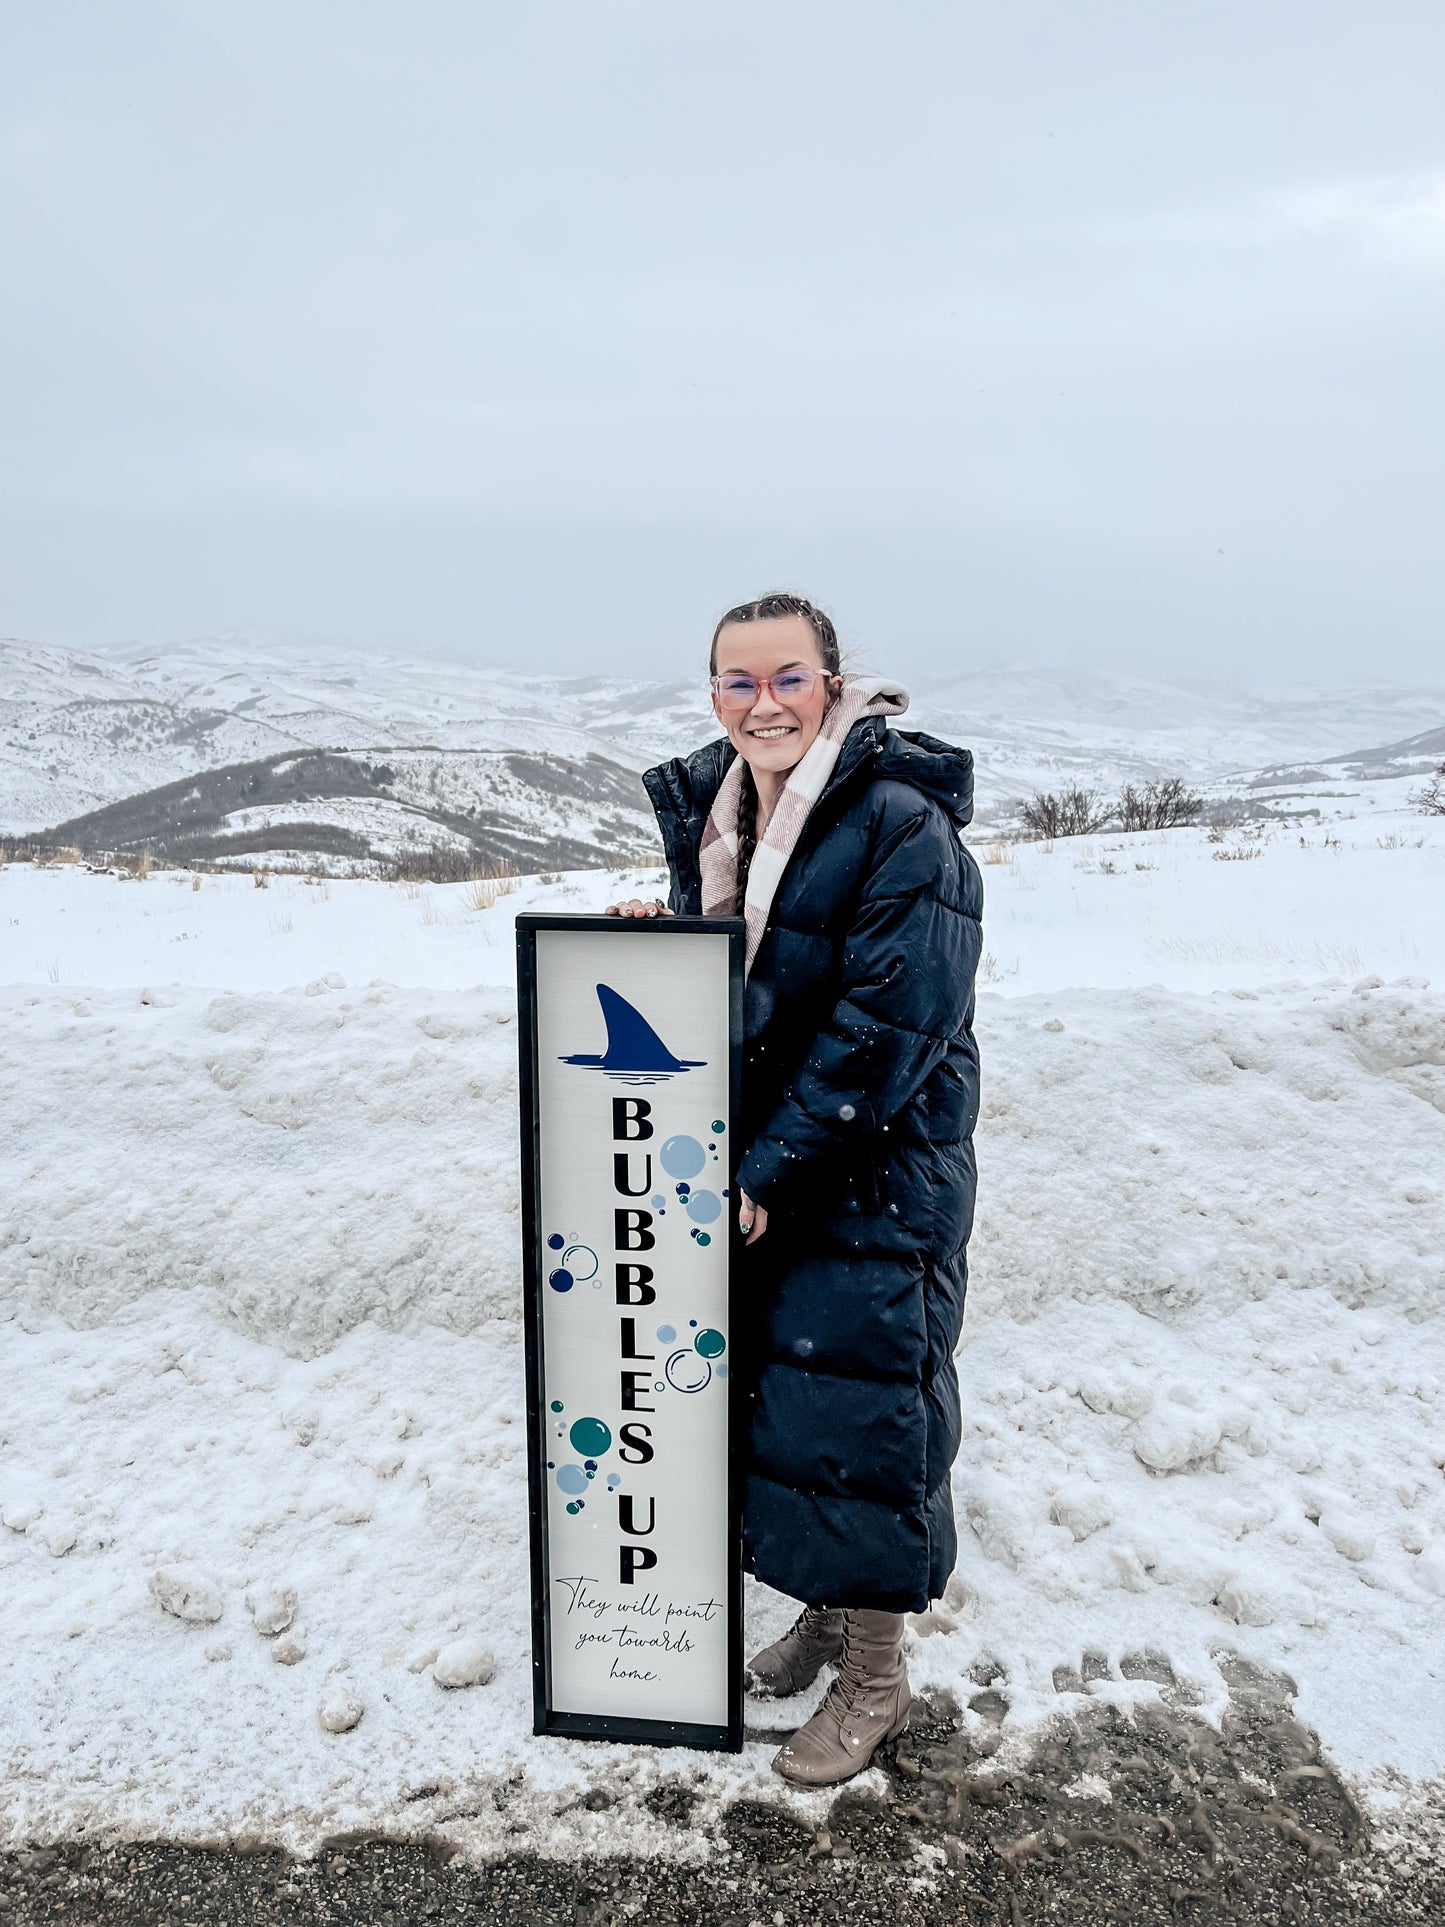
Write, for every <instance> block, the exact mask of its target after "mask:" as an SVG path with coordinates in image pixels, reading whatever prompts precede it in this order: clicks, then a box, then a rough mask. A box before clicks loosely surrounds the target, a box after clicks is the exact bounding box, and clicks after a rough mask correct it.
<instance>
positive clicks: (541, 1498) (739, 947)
mask: <svg viewBox="0 0 1445 1927" xmlns="http://www.w3.org/2000/svg"><path fill="white" fill-rule="evenodd" d="M546 931H585V932H593V931H605V932H607V933H608V934H609V936H610V938H611V939H612V940H614V941H616V942H617V943H619V944H621V943H665V942H666V941H667V939H668V938H669V936H673V935H681V934H684V933H688V932H705V933H707V934H708V935H711V936H715V937H718V938H721V939H725V940H726V943H727V947H728V1059H729V1063H728V1104H729V1117H728V1126H729V1142H730V1144H731V1141H732V1137H733V1135H734V1134H735V1123H736V1119H737V1118H738V1116H739V1115H740V1103H741V1095H742V1037H743V962H744V954H745V951H744V941H745V940H744V930H743V923H742V919H741V918H738V917H655V918H653V917H607V916H555V915H543V914H540V913H533V912H523V913H521V914H520V915H519V916H518V917H517V1015H518V1039H517V1043H518V1056H519V1071H520V1100H521V1103H520V1108H521V1167H522V1252H523V1260H522V1276H523V1288H524V1298H525V1314H526V1372H527V1490H528V1505H529V1514H530V1530H531V1581H532V1715H533V1718H532V1730H533V1732H534V1733H539V1734H545V1733H554V1734H561V1735H566V1736H570V1737H572V1738H576V1739H597V1740H622V1741H632V1742H637V1743H640V1744H643V1745H653V1746H693V1747H699V1748H708V1749H712V1750H715V1751H723V1752H730V1753H737V1752H740V1751H741V1750H742V1744H743V1650H742V1630H743V1628H742V1619H743V1614H742V1563H741V1555H742V1481H743V1467H742V1441H743V1439H744V1437H745V1433H746V1413H745V1411H744V1409H743V1405H742V1399H743V1385H744V1379H743V1375H742V1374H740V1373H738V1372H733V1373H731V1374H730V1375H729V1378H728V1380H727V1388H728V1389H727V1435H728V1448H727V1459H728V1463H727V1515H728V1516H727V1533H728V1575H729V1576H728V1586H727V1595H726V1611H727V1633H726V1642H727V1679H728V1684H727V1705H728V1719H727V1721H726V1722H725V1723H724V1724H722V1725H718V1726H710V1725H700V1724H694V1723H691V1722H687V1721H680V1720H651V1719H630V1718H620V1717H613V1716H611V1715H606V1714H595V1713H574V1712H567V1711H563V1710H558V1709H557V1708H556V1707H554V1705H553V1703H552V1701H553V1692H552V1677H551V1652H552V1598H551V1591H552V1587H551V1576H550V1573H549V1570H548V1566H549V1551H548V1524H547V1506H548V1504H549V1503H550V1502H551V1501H550V1497H549V1492H548V1483H547V1476H546V1472H545V1469H544V1467H545V1461H546V1456H547V1440H546V1426H545V1416H544V1399H545V1369H544V1367H545V1360H544V1356H543V1346H544V1338H543V1318H542V1303H543V1290H544V1284H545V1278H544V1274H545V1270H546V1264H545V1254H544V1251H543V1224H542V1216H541V1176H542V1160H541V1151H540V1134H541V1130H542V1120H541V1115H540V1101H539V1061H538V1049H539V1044H538V1005H537V936H538V934H539V933H540V932H546ZM735 1152H736V1147H735V1146H734V1147H733V1153H734V1154H735ZM731 1165H732V1156H731V1155H730V1159H729V1173H730V1181H729V1190H730V1192H731V1193H732V1194H733V1195H730V1197H729V1200H728V1205H729V1208H728V1211H727V1213H726V1218H725V1222H726V1224H727V1227H728V1236H727V1256H728V1282H729V1293H728V1297H729V1321H728V1330H729V1333H732V1332H733V1330H734V1327H733V1324H732V1319H731V1310H732V1292H731V1284H732V1279H733V1277H734V1276H735V1258H736V1253H737V1248H738V1244H739V1242H740V1240H739V1234H738V1230H737V1198H736V1195H735V1187H733V1186H732V1184H731Z"/></svg>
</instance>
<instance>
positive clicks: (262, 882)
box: [251, 870, 271, 890]
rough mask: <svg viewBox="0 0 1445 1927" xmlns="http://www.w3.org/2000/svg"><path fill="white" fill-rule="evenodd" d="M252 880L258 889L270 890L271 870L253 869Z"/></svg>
mask: <svg viewBox="0 0 1445 1927" xmlns="http://www.w3.org/2000/svg"><path fill="white" fill-rule="evenodd" d="M251 881H252V883H254V884H255V886H256V888H257V889H258V890H269V889H270V888H271V872H270V871H269V870H253V871H252V872H251Z"/></svg>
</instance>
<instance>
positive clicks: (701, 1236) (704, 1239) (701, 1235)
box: [692, 1231, 712, 1245]
mask: <svg viewBox="0 0 1445 1927" xmlns="http://www.w3.org/2000/svg"><path fill="white" fill-rule="evenodd" d="M692 1235H693V1237H694V1238H696V1239H697V1241H698V1243H699V1244H700V1245H710V1244H711V1243H712V1239H711V1238H710V1237H709V1236H708V1234H707V1233H706V1232H705V1231H694V1232H693V1234H692Z"/></svg>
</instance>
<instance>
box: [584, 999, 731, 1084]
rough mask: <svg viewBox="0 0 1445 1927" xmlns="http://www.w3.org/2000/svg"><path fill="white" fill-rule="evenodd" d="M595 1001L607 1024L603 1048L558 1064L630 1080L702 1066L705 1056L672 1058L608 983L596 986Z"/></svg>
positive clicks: (699, 1068)
mask: <svg viewBox="0 0 1445 1927" xmlns="http://www.w3.org/2000/svg"><path fill="white" fill-rule="evenodd" d="M597 1001H598V1003H599V1004H601V1006H602V1016H603V1019H604V1020H605V1022H606V1025H607V1049H606V1050H605V1051H604V1052H603V1053H602V1055H601V1056H600V1057H599V1056H597V1055H596V1054H595V1053H581V1052H579V1053H578V1054H577V1055H576V1056H573V1057H564V1058H562V1059H561V1062H562V1063H564V1064H581V1065H584V1066H586V1067H587V1068H588V1069H589V1070H598V1071H611V1072H612V1073H613V1074H614V1075H621V1076H633V1077H636V1076H652V1077H669V1076H671V1075H672V1074H673V1073H674V1072H676V1071H693V1070H701V1069H702V1067H703V1066H704V1064H706V1062H707V1059H706V1058H705V1057H691V1058H689V1057H674V1056H673V1054H672V1052H671V1051H670V1050H669V1049H668V1048H667V1046H666V1044H664V1043H663V1041H662V1039H661V1038H660V1037H659V1036H658V1034H657V1032H656V1031H655V1030H654V1029H653V1028H652V1026H651V1024H649V1023H648V1021H647V1019H646V1018H645V1017H644V1016H643V1014H642V1012H641V1011H640V1010H636V1009H634V1008H633V1006H632V1005H631V1004H629V1003H628V1001H627V999H626V998H625V997H620V996H618V994H617V992H616V991H615V990H614V989H613V988H612V986H611V985H610V984H598V986H597Z"/></svg>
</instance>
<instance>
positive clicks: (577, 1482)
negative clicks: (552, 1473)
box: [557, 1465, 587, 1495]
mask: <svg viewBox="0 0 1445 1927" xmlns="http://www.w3.org/2000/svg"><path fill="white" fill-rule="evenodd" d="M557 1483H558V1485H559V1486H560V1487H561V1489H562V1490H563V1491H564V1492H571V1493H573V1494H574V1495H575V1494H576V1493H578V1492H585V1491H586V1490H587V1474H586V1473H585V1472H584V1471H583V1470H582V1468H581V1466H580V1465H564V1466H563V1467H562V1470H561V1471H560V1472H559V1473H558V1474H557Z"/></svg>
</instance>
